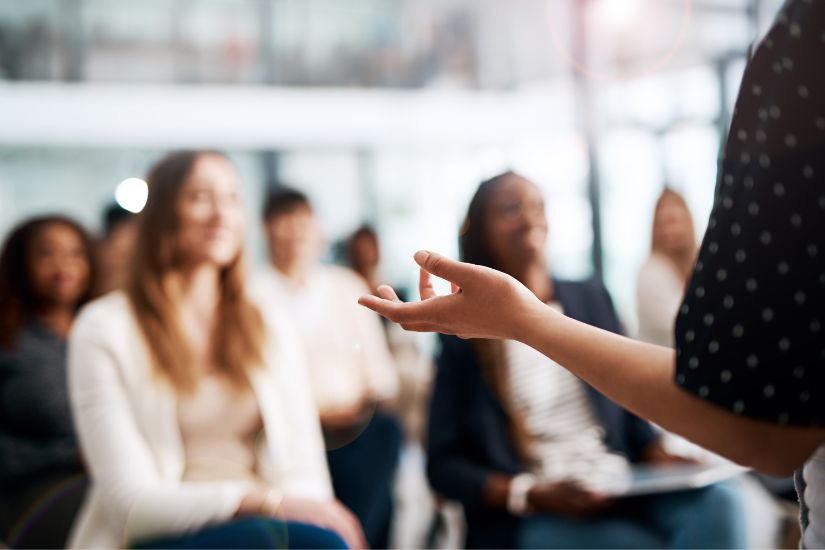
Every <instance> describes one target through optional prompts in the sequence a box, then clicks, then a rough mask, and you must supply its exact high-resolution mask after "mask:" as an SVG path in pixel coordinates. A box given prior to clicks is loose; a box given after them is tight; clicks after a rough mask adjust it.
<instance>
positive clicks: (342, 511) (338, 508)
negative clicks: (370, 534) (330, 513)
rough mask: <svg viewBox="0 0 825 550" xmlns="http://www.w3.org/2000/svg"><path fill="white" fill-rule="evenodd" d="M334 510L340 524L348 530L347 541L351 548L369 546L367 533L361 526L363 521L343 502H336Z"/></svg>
mask: <svg viewBox="0 0 825 550" xmlns="http://www.w3.org/2000/svg"><path fill="white" fill-rule="evenodd" d="M333 510H334V512H335V515H336V519H337V520H338V523H339V525H341V526H342V527H343V529H345V530H346V533H347V543H348V544H349V545H350V547H351V548H367V540H366V535H364V529H363V528H362V527H361V522H360V521H359V520H358V518H357V517H355V515H354V514H353V513H352V512H350V511H349V509H347V508H346V507H345V506H344V505H343V504H341V503H340V502H336V503H335V505H334V507H333Z"/></svg>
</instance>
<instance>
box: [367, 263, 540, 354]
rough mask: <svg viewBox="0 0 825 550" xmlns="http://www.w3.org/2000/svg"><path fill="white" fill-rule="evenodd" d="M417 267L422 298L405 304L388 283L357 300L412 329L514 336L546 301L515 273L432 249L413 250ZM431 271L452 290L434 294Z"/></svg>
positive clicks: (405, 327) (466, 334)
mask: <svg viewBox="0 0 825 550" xmlns="http://www.w3.org/2000/svg"><path fill="white" fill-rule="evenodd" d="M414 258H415V261H416V263H418V265H419V266H420V267H421V275H420V280H419V292H420V294H421V301H420V302H409V303H404V302H402V301H401V300H399V299H398V296H397V295H396V294H395V292H394V291H393V290H392V288H390V287H389V286H381V287H379V288H378V293H379V295H380V297H376V296H362V297H361V298H360V299H359V300H358V303H359V304H361V305H363V306H366V307H368V308H370V309H371V310H373V311H375V312H377V313H380V314H381V315H383V316H384V317H386V318H388V319H390V320H391V321H394V322H396V323H399V324H400V325H401V326H402V327H403V328H404V329H406V330H411V331H416V332H441V333H444V334H455V335H458V336H460V337H462V338H507V339H518V336H519V335H520V332H521V331H522V330H523V328H524V327H526V326H528V325H529V323H530V322H531V321H532V320H533V319H535V318H537V316H538V314H539V312H541V311H542V310H543V309H544V307H543V306H544V304H542V303H541V301H540V300H539V299H538V298H536V296H535V295H534V294H533V293H532V292H531V291H530V290H529V289H527V287H525V286H524V285H523V284H521V283H520V282H518V281H517V280H516V279H514V278H513V277H510V276H509V275H506V274H504V273H501V272H500V271H496V270H494V269H490V268H488V267H482V266H478V265H472V264H465V263H461V262H456V261H454V260H450V259H448V258H445V257H444V256H441V255H440V254H436V253H433V252H426V251H420V252H416V254H415V256H414ZM433 276H436V277H439V278H441V279H444V280H446V281H449V282H450V284H451V286H452V292H451V293H450V294H447V295H443V296H438V295H437V294H436V293H435V290H434V289H433V284H432V280H433Z"/></svg>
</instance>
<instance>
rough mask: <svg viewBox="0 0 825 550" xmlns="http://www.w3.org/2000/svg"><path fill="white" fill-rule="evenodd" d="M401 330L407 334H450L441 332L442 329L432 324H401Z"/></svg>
mask: <svg viewBox="0 0 825 550" xmlns="http://www.w3.org/2000/svg"><path fill="white" fill-rule="evenodd" d="M401 328H403V329H404V330H406V331H407V332H442V333H443V334H450V333H449V332H443V329H442V327H439V326H437V325H434V324H432V323H401Z"/></svg>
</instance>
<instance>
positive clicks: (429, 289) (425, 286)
mask: <svg viewBox="0 0 825 550" xmlns="http://www.w3.org/2000/svg"><path fill="white" fill-rule="evenodd" d="M418 293H419V294H420V295H421V299H422V300H429V299H430V298H435V296H436V294H435V289H434V288H433V277H432V275H430V274H429V273H428V272H427V271H426V270H425V269H424V268H421V269H419V270H418Z"/></svg>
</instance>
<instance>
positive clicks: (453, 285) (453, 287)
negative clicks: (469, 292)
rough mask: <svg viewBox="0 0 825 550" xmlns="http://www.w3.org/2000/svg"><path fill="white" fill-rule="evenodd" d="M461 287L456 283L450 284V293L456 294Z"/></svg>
mask: <svg viewBox="0 0 825 550" xmlns="http://www.w3.org/2000/svg"><path fill="white" fill-rule="evenodd" d="M460 290H461V287H460V286H458V285H457V284H455V283H450V291H451V292H452V293H453V294H455V293H456V292H458V291H460Z"/></svg>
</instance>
